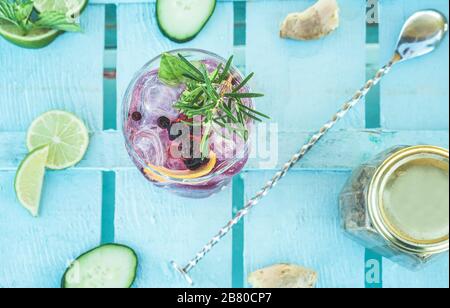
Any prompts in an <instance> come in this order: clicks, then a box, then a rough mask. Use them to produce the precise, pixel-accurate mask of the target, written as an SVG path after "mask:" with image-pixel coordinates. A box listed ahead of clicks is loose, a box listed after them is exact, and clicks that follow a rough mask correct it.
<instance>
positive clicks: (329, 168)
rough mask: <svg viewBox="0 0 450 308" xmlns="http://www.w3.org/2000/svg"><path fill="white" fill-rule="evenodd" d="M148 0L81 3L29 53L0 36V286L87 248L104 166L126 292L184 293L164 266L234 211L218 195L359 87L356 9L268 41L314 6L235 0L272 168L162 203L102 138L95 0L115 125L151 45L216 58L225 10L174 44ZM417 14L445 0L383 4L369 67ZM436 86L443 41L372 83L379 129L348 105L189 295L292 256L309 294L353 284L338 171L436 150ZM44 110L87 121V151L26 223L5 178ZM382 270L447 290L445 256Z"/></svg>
mask: <svg viewBox="0 0 450 308" xmlns="http://www.w3.org/2000/svg"><path fill="white" fill-rule="evenodd" d="M153 2H154V1H151V0H142V1H140V0H129V1H127V0H121V1H107V0H92V1H91V3H92V4H93V5H91V6H90V7H89V8H88V10H87V11H86V12H87V13H86V14H85V15H83V17H82V23H83V28H84V29H85V32H84V33H83V34H81V35H77V34H66V35H64V36H62V37H60V38H58V40H57V41H56V42H55V43H54V44H53V45H51V46H50V47H48V48H46V49H43V50H39V51H27V50H22V49H20V48H17V47H14V46H12V45H10V44H7V43H6V42H5V41H4V40H0V93H1V94H0V210H1V211H2V213H3V215H2V216H1V218H0V233H1V234H2V236H1V237H0V262H1V264H2V267H0V287H57V286H58V285H59V279H60V276H61V275H62V272H63V271H64V268H65V267H66V265H67V263H68V262H69V261H70V260H71V259H72V258H74V257H76V256H77V255H79V254H80V253H82V252H84V251H85V250H87V249H88V248H91V247H93V246H95V245H97V244H98V243H99V242H100V237H101V235H102V234H101V230H102V217H101V216H102V195H105V194H108V191H104V190H103V188H102V171H114V172H115V173H116V177H115V179H116V189H115V209H114V208H113V207H111V209H110V210H115V212H114V213H108V215H109V216H110V217H114V221H112V220H111V221H108V222H107V223H108V224H110V225H108V226H107V227H108V228H110V229H113V228H114V236H115V241H117V242H122V243H125V244H129V245H130V246H132V247H134V248H135V249H136V250H137V252H138V254H139V256H140V259H141V260H140V261H141V262H140V264H141V266H140V271H139V276H138V280H137V283H136V286H137V287H164V286H167V287H175V286H184V284H183V282H182V281H181V280H179V279H178V278H177V277H176V276H175V275H174V274H173V272H172V271H171V269H170V268H169V261H170V260H172V259H174V260H176V261H177V262H179V263H183V262H185V261H187V260H188V259H189V258H191V257H193V256H194V254H195V253H196V252H197V250H198V249H199V248H201V246H202V245H203V244H204V243H206V241H207V240H209V238H210V237H211V236H212V235H214V234H215V233H216V231H217V230H218V229H219V227H220V226H222V225H223V224H224V223H225V222H226V221H228V219H229V218H230V217H231V213H232V210H233V206H234V209H236V208H238V207H240V206H241V204H240V203H235V204H232V203H233V202H232V200H235V201H236V200H240V199H241V198H242V199H243V198H249V197H251V196H252V194H253V193H254V192H256V191H257V190H258V188H259V187H260V186H261V185H263V184H264V182H265V181H266V180H267V179H268V178H270V176H271V175H272V173H273V171H274V169H275V167H276V168H278V167H280V166H281V165H282V164H283V163H284V161H286V160H287V159H288V158H289V157H290V156H291V155H292V154H293V153H294V152H296V151H297V150H298V148H299V147H300V145H301V143H302V142H303V141H305V140H306V139H307V138H308V137H309V136H310V135H311V133H312V132H313V130H314V129H317V128H318V127H319V126H320V125H321V124H322V123H323V122H325V121H326V120H327V119H328V118H329V117H330V116H331V114H332V113H333V112H334V111H336V110H337V109H338V108H339V106H340V105H341V104H342V103H343V101H345V100H346V99H347V98H348V97H349V96H351V95H352V94H353V92H354V90H356V89H357V88H358V87H359V86H361V85H362V84H363V83H364V80H365V73H366V67H365V65H366V50H365V48H364V46H365V35H366V34H365V33H366V28H365V3H364V1H348V0H344V1H340V3H341V10H342V25H341V27H340V29H339V30H338V31H337V32H336V33H334V34H333V35H331V36H329V37H328V38H326V39H324V40H322V41H318V42H310V43H305V42H293V41H284V40H280V39H278V34H277V32H278V30H277V29H278V24H279V23H280V21H281V20H282V19H283V18H284V16H285V15H286V14H287V13H288V12H290V11H297V10H301V9H303V8H305V7H307V6H308V5H310V4H312V3H314V1H313V0H296V1H285V0H283V1H275V0H270V1H267V0H254V1H248V3H247V4H246V38H247V41H246V45H245V46H241V47H240V50H242V51H243V54H244V59H243V61H242V63H240V64H241V66H242V65H243V67H246V70H247V71H248V72H250V71H254V72H255V73H256V74H257V75H256V76H257V77H256V79H255V83H253V85H252V86H253V88H254V89H255V90H257V91H263V92H265V93H267V97H266V98H265V99H262V100H260V101H259V108H260V109H261V110H262V111H265V112H267V113H269V114H271V115H272V116H273V122H276V123H278V128H279V141H278V148H279V151H278V153H277V156H278V160H277V161H276V164H275V165H267V164H263V165H261V164H260V163H261V159H260V157H255V158H253V159H251V160H250V162H249V164H248V166H247V167H246V171H245V172H244V173H243V174H242V177H243V180H242V181H237V183H240V184H239V185H243V186H242V187H234V188H235V189H231V187H230V188H227V189H225V191H224V192H222V193H221V194H219V195H217V196H214V197H212V198H211V199H206V200H201V201H196V200H187V199H182V198H179V197H176V196H173V195H171V194H169V193H168V192H165V191H162V190H159V189H157V188H155V187H153V186H151V185H150V184H149V183H148V182H146V181H145V179H144V178H143V177H142V176H141V175H140V174H139V173H138V172H137V171H136V170H135V169H134V167H133V165H132V164H131V163H130V161H129V159H128V156H127V154H126V152H125V149H124V146H123V139H122V136H121V133H120V132H119V131H103V114H104V112H103V88H102V86H103V79H102V70H103V51H104V44H103V42H104V28H105V23H104V19H105V18H104V17H105V16H104V4H109V3H113V4H118V6H117V23H118V49H117V73H118V79H117V88H118V95H117V96H118V101H117V107H118V108H117V111H118V115H117V127H121V116H120V112H121V98H122V96H123V93H124V91H125V90H126V88H127V86H128V83H129V81H130V80H131V78H132V76H133V74H134V73H135V72H136V70H138V69H139V68H140V67H142V65H144V64H145V63H146V62H148V61H149V60H150V59H151V58H153V57H154V56H156V55H158V54H159V53H160V52H162V51H164V50H168V49H174V48H184V47H197V48H202V49H207V50H211V51H213V52H216V53H218V54H220V55H223V56H228V55H230V54H232V53H233V52H234V51H236V49H235V48H234V46H233V39H234V35H233V32H234V23H235V18H234V4H233V3H232V2H233V1H231V0H225V1H219V2H220V3H219V4H218V7H217V11H216V13H215V15H214V17H213V18H212V19H211V21H210V23H209V24H208V26H207V27H206V28H205V29H204V31H202V33H201V34H200V35H199V36H198V37H197V38H196V39H195V40H194V41H192V42H190V43H188V44H183V45H179V44H174V43H172V42H169V41H168V40H167V39H165V38H164V37H163V36H162V35H161V34H160V32H159V30H158V29H157V25H156V21H155V18H154V13H155V12H154V3H153ZM424 7H427V8H430V7H431V8H436V9H440V10H442V11H444V12H447V13H448V2H446V1H443V0H431V1H425V0H408V1H406V0H402V1H393V0H382V1H381V6H380V20H382V23H381V27H380V44H381V60H386V59H388V58H389V51H390V50H391V49H392V47H393V46H394V45H395V42H396V38H397V34H398V31H399V28H400V27H401V24H402V22H403V20H404V19H405V18H406V17H407V16H408V15H409V14H410V13H412V12H413V11H415V10H418V9H420V8H424ZM23 63H28V65H24V64H23ZM418 76H423V77H422V78H418ZM447 84H448V40H447V41H446V42H445V43H444V44H443V46H442V47H441V49H440V50H439V51H438V52H437V53H436V54H434V55H432V56H429V57H427V58H423V59H420V60H417V61H415V64H413V63H410V64H404V65H403V66H402V67H400V66H399V67H398V69H396V70H395V71H393V72H392V74H391V76H389V77H388V79H386V80H385V81H383V83H382V87H381V113H382V123H383V128H382V129H381V130H365V121H364V120H365V118H366V116H367V115H366V111H365V108H364V106H363V104H361V106H360V107H358V108H357V109H356V110H355V111H354V112H352V114H351V115H350V116H349V117H348V118H347V119H346V120H345V121H343V123H342V124H340V125H339V128H338V129H337V130H335V131H333V132H332V133H331V134H330V135H329V136H327V137H326V138H325V139H323V141H322V142H321V143H320V144H319V145H318V146H317V148H315V149H314V150H313V151H312V153H310V155H309V156H308V157H306V158H305V160H303V161H302V162H301V163H300V164H299V165H298V166H296V167H295V170H294V171H293V172H292V174H290V175H288V176H287V178H286V179H285V180H284V182H283V183H280V185H279V186H278V187H277V188H275V190H274V191H273V192H272V193H271V194H270V195H269V196H268V197H267V199H265V200H264V201H263V202H262V203H261V205H260V206H258V208H257V209H255V211H254V212H253V213H252V214H251V215H250V216H249V217H248V219H247V220H246V221H245V224H244V226H243V228H241V229H239V231H238V232H237V233H236V234H235V235H234V236H233V237H231V236H230V237H228V238H226V239H225V240H224V242H222V243H221V244H219V245H218V246H217V247H216V248H215V250H214V252H213V253H212V254H211V255H209V256H208V257H207V258H206V259H205V260H204V262H202V263H201V264H200V265H199V267H198V268H197V269H196V270H195V271H194V272H193V276H194V279H195V281H196V282H197V286H200V287H230V286H233V285H234V286H236V285H237V286H239V285H241V284H243V285H245V284H244V281H245V276H246V274H248V273H249V272H251V271H253V270H255V269H257V268H259V267H263V266H267V265H271V264H273V263H278V262H293V263H298V264H300V265H304V266H308V267H312V268H314V269H316V270H317V271H318V272H319V275H320V278H319V287H363V286H364V278H365V277H364V266H365V264H364V261H365V260H364V249H363V248H362V247H360V246H358V245H356V244H354V243H353V242H352V241H350V240H348V239H346V238H345V237H344V236H343V233H342V230H341V228H340V226H339V220H338V212H337V196H338V194H339V191H340V190H341V188H342V186H343V185H344V183H345V181H346V179H347V178H348V176H349V175H350V171H351V169H353V168H354V167H355V166H357V165H359V164H360V163H362V162H364V161H366V160H368V159H370V158H371V157H372V156H373V155H375V154H376V153H378V152H381V151H382V150H384V149H387V148H389V147H391V146H394V145H398V144H434V145H439V146H442V147H446V148H448V146H449V144H448V143H449V140H448V105H447V102H448V86H447ZM424 102H425V103H424ZM108 103H110V104H114V103H115V102H108ZM54 108H60V109H67V110H70V111H73V112H75V113H77V114H78V115H79V116H80V117H81V118H83V120H85V121H86V122H87V123H88V125H89V128H90V130H91V131H92V135H91V136H92V140H91V146H90V148H89V152H88V154H87V156H86V157H85V159H84V160H83V161H82V162H81V163H80V164H79V165H78V166H77V167H76V168H73V169H71V170H67V171H64V172H51V173H49V175H48V177H47V181H46V188H45V192H44V197H43V201H44V202H43V208H42V217H41V218H39V219H32V218H30V217H29V216H28V214H27V213H26V212H25V210H23V209H21V208H20V206H19V205H18V204H17V201H16V200H15V196H14V190H13V179H14V173H15V170H16V168H17V166H18V164H19V162H20V160H21V159H22V158H23V157H24V156H25V155H26V149H25V145H24V138H25V130H26V129H27V127H28V125H29V123H30V122H31V121H32V119H34V117H36V116H37V115H39V114H40V113H42V112H44V111H46V110H48V109H54ZM369 116H370V115H369ZM269 145H270V143H269ZM233 194H234V195H233ZM240 194H244V195H243V196H240ZM103 210H105V208H103ZM103 214H105V212H103ZM113 214H114V215H113ZM103 218H104V217H103ZM112 224H114V226H113V225H112ZM241 268H242V271H243V272H241ZM383 270H384V276H383V282H384V286H385V287H448V272H449V271H448V257H446V258H443V259H442V260H440V261H439V262H437V263H436V264H434V265H432V266H431V267H429V268H427V269H425V270H423V271H421V272H419V273H411V272H409V271H407V270H405V269H403V268H400V267H398V266H397V265H395V264H393V263H391V262H390V261H385V262H384V269H383ZM233 271H234V273H233ZM239 280H240V281H241V282H242V283H241V282H240V281H239ZM236 281H237V282H236Z"/></svg>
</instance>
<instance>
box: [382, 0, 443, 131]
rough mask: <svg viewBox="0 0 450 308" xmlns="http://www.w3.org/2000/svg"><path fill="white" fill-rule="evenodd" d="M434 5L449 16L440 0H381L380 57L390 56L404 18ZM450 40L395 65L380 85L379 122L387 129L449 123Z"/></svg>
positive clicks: (426, 127)
mask: <svg viewBox="0 0 450 308" xmlns="http://www.w3.org/2000/svg"><path fill="white" fill-rule="evenodd" d="M422 9H437V10H440V11H442V12H443V13H445V14H446V16H447V18H448V9H449V2H448V1H442V0H407V1H406V0H403V1H394V0H382V1H380V20H381V24H380V50H381V51H382V55H381V59H382V61H388V60H389V59H390V57H391V56H392V52H393V50H394V49H395V45H396V43H397V37H398V35H399V33H400V30H401V28H402V25H403V23H404V21H405V20H406V19H407V18H408V17H409V16H411V15H412V14H413V13H415V12H416V11H419V10H422ZM448 59H449V40H448V36H447V38H446V39H445V41H444V43H443V44H442V45H441V47H440V48H439V49H438V50H437V51H436V52H435V53H433V54H431V55H428V56H426V57H423V58H420V59H416V60H413V61H412V62H408V63H404V64H401V65H399V66H398V67H396V68H395V69H394V70H393V71H392V73H391V75H390V76H388V77H387V78H386V79H385V80H384V81H383V82H382V85H381V114H382V126H383V127H385V128H388V129H411V130H414V129H428V130H431V129H440V130H444V129H445V130H448V127H449V109H448V101H449V94H448V93H449V92H448V83H449V70H448V67H449V62H448V61H449V60H448Z"/></svg>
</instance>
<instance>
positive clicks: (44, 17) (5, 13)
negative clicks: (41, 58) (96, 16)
mask: <svg viewBox="0 0 450 308" xmlns="http://www.w3.org/2000/svg"><path fill="white" fill-rule="evenodd" d="M33 10H34V1H32V0H14V1H10V0H0V19H2V20H4V21H6V22H9V23H11V24H13V25H15V26H16V27H17V28H19V29H20V30H21V31H22V33H23V35H24V36H25V35H27V34H28V33H29V32H31V31H32V30H35V29H53V30H61V31H70V32H79V31H81V28H80V25H79V24H77V23H76V22H75V20H74V19H72V18H70V17H69V16H67V15H66V14H65V13H64V12H58V11H44V12H41V13H37V14H36V16H37V17H36V18H33V16H32V13H33Z"/></svg>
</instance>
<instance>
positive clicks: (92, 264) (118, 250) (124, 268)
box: [61, 244, 138, 289]
mask: <svg viewBox="0 0 450 308" xmlns="http://www.w3.org/2000/svg"><path fill="white" fill-rule="evenodd" d="M137 266H138V258H137V255H136V253H135V252H134V250H133V249H131V248H129V247H127V246H123V245H118V244H106V245H102V246H100V247H97V248H95V249H93V250H91V251H88V252H86V253H85V254H83V255H81V256H80V257H78V258H77V259H76V260H75V261H74V262H73V263H72V264H71V265H70V266H69V268H68V269H67V270H66V272H65V273H64V276H63V278H62V284H61V286H62V288H64V289H83V288H95V289H99V288H105V289H110V288H114V289H118V288H130V287H131V286H132V285H133V283H134V280H135V279H136V271H137Z"/></svg>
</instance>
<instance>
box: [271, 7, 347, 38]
mask: <svg viewBox="0 0 450 308" xmlns="http://www.w3.org/2000/svg"><path fill="white" fill-rule="evenodd" d="M338 27H339V6H338V3H337V1H336V0H319V1H318V2H317V3H316V4H314V5H313V6H311V7H310V8H308V9H307V10H306V11H304V12H301V13H292V14H289V15H288V16H287V17H286V19H285V20H284V22H283V24H282V26H281V31H280V36H281V37H282V38H290V39H294V40H304V41H305V40H315V39H319V38H322V37H324V36H326V35H328V34H330V33H331V32H333V31H334V30H336V29H337V28H338Z"/></svg>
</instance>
